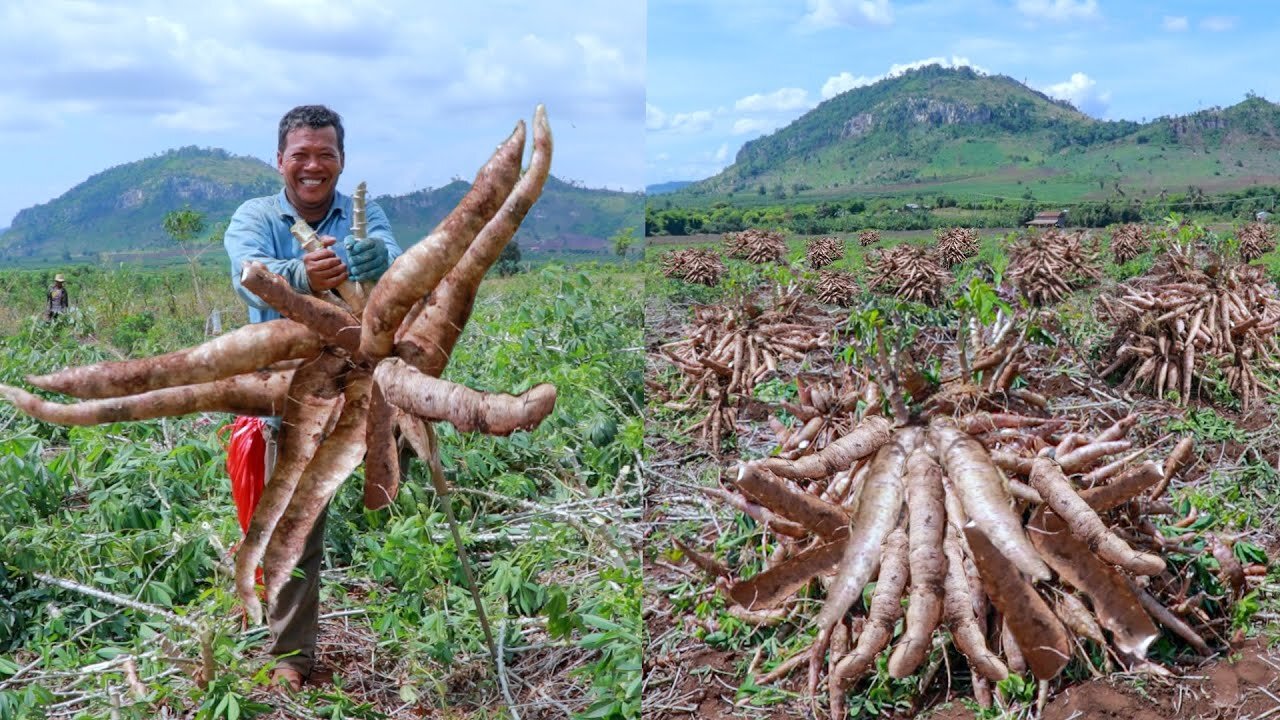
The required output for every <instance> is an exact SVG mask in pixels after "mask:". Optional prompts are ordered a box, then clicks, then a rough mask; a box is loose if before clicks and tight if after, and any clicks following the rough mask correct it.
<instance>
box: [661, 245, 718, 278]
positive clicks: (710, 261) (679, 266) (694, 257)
mask: <svg viewBox="0 0 1280 720" xmlns="http://www.w3.org/2000/svg"><path fill="white" fill-rule="evenodd" d="M661 268H662V274H663V276H664V277H669V278H674V279H676V280H684V281H685V282H688V283H694V284H697V285H706V286H707V287H715V286H716V285H719V284H720V280H721V278H723V277H724V273H725V267H724V259H723V258H721V257H720V254H719V253H717V252H715V251H713V250H699V249H697V248H689V249H686V250H672V251H671V252H668V253H666V254H665V255H663V256H662V265H661Z"/></svg>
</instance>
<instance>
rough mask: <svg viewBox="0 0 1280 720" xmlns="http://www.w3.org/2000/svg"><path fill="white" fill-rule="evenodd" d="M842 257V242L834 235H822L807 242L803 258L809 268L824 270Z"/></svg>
mask: <svg viewBox="0 0 1280 720" xmlns="http://www.w3.org/2000/svg"><path fill="white" fill-rule="evenodd" d="M842 257H844V241H843V240H841V239H840V238H838V237H836V236H834V235H824V236H823V237H819V238H814V239H812V240H810V241H809V245H808V247H807V248H806V249H805V258H806V259H807V260H808V261H809V267H811V268H814V269H817V268H824V267H826V266H828V265H830V264H831V263H833V262H835V261H837V260H839V259H840V258H842Z"/></svg>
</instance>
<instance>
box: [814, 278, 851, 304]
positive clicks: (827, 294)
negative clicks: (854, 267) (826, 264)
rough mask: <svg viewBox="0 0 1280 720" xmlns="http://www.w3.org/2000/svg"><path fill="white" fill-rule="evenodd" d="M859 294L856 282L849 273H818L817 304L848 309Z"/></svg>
mask: <svg viewBox="0 0 1280 720" xmlns="http://www.w3.org/2000/svg"><path fill="white" fill-rule="evenodd" d="M859 292H860V288H859V287H858V283H857V281H856V280H854V279H853V275H850V274H849V273H844V272H831V271H827V270H823V271H822V272H820V273H818V302H824V303H828V304H830V305H840V306H842V307H848V306H849V305H851V304H852V303H853V301H854V299H855V298H857V297H858V293H859Z"/></svg>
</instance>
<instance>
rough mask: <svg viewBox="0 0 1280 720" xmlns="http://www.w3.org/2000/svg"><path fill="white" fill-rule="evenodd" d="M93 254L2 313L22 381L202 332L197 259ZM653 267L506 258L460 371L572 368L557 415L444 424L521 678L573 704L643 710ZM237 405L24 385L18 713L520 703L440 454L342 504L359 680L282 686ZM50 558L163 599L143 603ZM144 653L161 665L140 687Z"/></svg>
mask: <svg viewBox="0 0 1280 720" xmlns="http://www.w3.org/2000/svg"><path fill="white" fill-rule="evenodd" d="M201 271H202V272H207V273H209V274H208V275H202V276H201V279H202V281H206V282H207V285H206V289H207V290H208V293H209V296H210V298H209V299H210V302H211V304H213V305H214V306H218V305H220V304H222V303H224V302H234V298H233V297H232V296H231V292H230V289H229V287H228V285H229V283H227V282H226V277H225V274H222V273H219V274H216V275H215V274H213V273H212V271H209V270H206V269H202V270H201ZM69 275H70V277H69V278H68V284H69V286H70V287H72V288H75V289H77V290H78V292H77V293H76V294H75V295H73V298H74V299H75V300H76V302H77V307H76V310H75V311H74V312H73V313H70V314H69V315H68V316H67V317H65V318H64V319H62V320H61V321H59V322H55V323H44V322H41V321H39V320H38V319H36V318H33V317H31V314H32V313H31V312H28V311H27V310H26V309H19V310H17V311H15V312H12V313H11V314H9V315H6V316H3V317H0V338H3V340H2V342H3V343H4V346H5V347H6V348H8V349H9V351H8V352H6V353H5V354H4V356H3V357H0V382H2V383H6V384H16V385H21V384H22V378H23V376H24V375H26V374H28V373H31V372H41V371H48V370H52V369H55V368H58V367H62V366H64V365H68V364H82V363H86V362H92V361H97V360H102V359H111V358H114V357H117V356H121V355H129V356H145V355H152V354H155V353H159V352H163V351H168V350H173V349H177V348H179V347H183V346H188V345H190V344H192V343H193V342H195V341H198V340H199V339H200V338H201V337H202V335H203V327H202V326H203V319H202V318H200V317H199V316H193V314H192V312H191V308H192V307H193V306H194V303H195V298H194V290H193V288H192V287H191V283H190V282H189V274H188V273H187V270H186V269H185V268H172V269H166V270H161V271H143V270H138V269H132V268H125V269H122V270H120V271H117V272H114V273H113V272H106V271H102V270H98V269H89V268H85V269H82V270H77V271H74V272H73V273H69ZM215 278H216V279H215ZM47 279H48V277H47V273H42V272H29V271H24V272H20V271H7V272H0V298H2V299H3V300H4V301H5V304H9V301H10V300H12V301H13V302H14V303H16V307H17V308H26V306H27V303H29V302H35V303H36V304H37V305H38V303H39V302H40V301H41V298H43V287H44V286H45V285H46V281H47ZM166 288H167V289H166ZM640 288H641V285H640V278H639V276H638V275H637V273H636V272H635V271H634V268H633V267H631V266H617V265H603V266H586V265H584V266H581V267H578V268H564V267H560V266H549V267H544V268H542V269H540V270H537V271H535V272H530V273H524V274H521V275H519V276H517V277H514V278H510V279H494V278H491V279H489V280H488V281H486V282H485V283H484V285H483V286H482V287H481V292H480V297H479V299H478V301H477V304H476V308H475V312H474V315H473V318H472V320H471V322H470V323H469V325H468V327H467V330H466V333H465V334H464V336H463V338H462V339H461V341H460V342H459V344H458V346H457V350H456V352H455V354H454V356H453V361H452V362H451V364H450V368H449V373H448V377H449V378H450V379H452V380H454V381H458V382H464V383H466V384H469V385H471V386H473V387H477V388H501V389H503V390H506V391H511V392H520V391H522V390H525V389H528V388H529V387H531V386H532V385H533V384H535V383H538V382H551V383H554V384H555V385H556V386H557V387H558V389H559V397H558V400H557V404H556V410H555V412H554V413H553V414H552V415H551V417H549V418H548V419H547V421H546V422H544V423H543V425H542V426H541V427H540V428H539V429H538V430H537V431H535V432H531V433H516V434H515V435H513V436H511V437H509V438H494V437H488V436H472V435H461V434H459V433H457V432H455V431H454V430H453V429H452V428H441V430H440V437H441V443H442V445H441V447H442V459H443V462H444V465H445V468H446V473H447V475H448V480H449V481H450V483H451V485H452V486H453V487H454V488H455V489H456V493H455V495H454V497H453V505H454V510H455V512H456V513H457V515H458V517H459V518H460V521H461V523H462V532H463V536H464V538H465V542H467V544H468V548H469V550H470V553H471V557H472V558H473V563H476V564H477V574H478V577H477V582H478V583H479V585H480V587H481V593H482V595H483V597H484V601H485V604H486V610H487V613H488V615H489V617H490V619H491V621H492V622H493V623H494V626H495V630H496V631H497V632H498V633H499V634H500V635H501V637H502V644H503V646H504V647H505V648H506V652H505V656H504V664H505V667H506V673H507V681H508V684H509V686H510V691H511V693H512V694H513V695H514V696H515V697H516V699H517V702H523V703H529V702H543V701H544V697H543V696H542V695H539V694H538V691H537V688H542V689H543V690H544V691H545V692H549V693H550V694H551V697H553V698H554V699H556V701H557V704H558V705H563V706H564V707H567V708H569V709H570V710H571V712H572V715H573V717H581V718H608V719H612V720H621V719H623V718H638V717H639V703H640V682H641V675H640V653H641V650H640V647H641V637H642V635H641V633H642V632H643V628H642V625H641V619H640V592H641V575H640V566H639V559H638V558H637V557H636V556H635V554H634V553H633V552H632V550H631V548H632V547H633V544H634V543H635V542H637V540H638V538H637V537H635V536H634V533H635V531H634V530H633V527H634V522H635V521H636V520H637V518H638V513H639V510H638V506H639V493H640V486H639V482H638V475H637V474H636V468H637V463H638V461H639V457H640V456H639V451H640V448H641V441H642V435H643V423H642V419H641V410H640V409H641V407H642V406H643V398H642V392H643V391H642V381H641V372H642V359H641V357H640V356H639V354H638V353H635V352H627V350H628V349H631V348H635V347H637V346H638V345H639V343H640V330H641V323H642V318H641V311H640V303H639V297H640ZM166 292H170V293H172V295H171V296H169V297H165V296H164V295H163V293H166ZM33 293H35V294H36V295H35V300H34V301H29V300H28V298H30V297H31V296H32V295H33ZM237 319H238V320H239V321H243V314H242V313H241V315H238V316H237ZM234 324H238V322H237V323H233V322H230V321H229V320H228V321H227V325H228V326H230V325H234ZM229 420H230V418H229V417H227V416H218V415H201V416H193V417H188V418H182V419H179V420H172V419H170V420H162V421H155V422H139V423H123V424H114V425H104V426H96V427H85V428H67V427H61V426H52V425H46V424H43V423H40V422H36V421H34V420H31V419H29V418H27V417H26V416H25V415H22V414H20V413H17V412H16V411H15V410H14V409H13V408H12V407H10V406H8V405H4V406H2V407H0V717H3V718H6V719H7V718H39V717H45V716H46V713H47V712H48V709H49V708H50V706H51V705H53V704H55V703H62V704H63V705H62V711H63V712H64V713H75V717H83V718H89V717H94V718H98V717H108V716H113V717H114V716H116V715H115V713H119V715H118V716H119V717H121V718H138V719H142V718H153V717H157V716H158V715H159V708H160V707H161V706H162V705H163V706H166V707H168V709H169V712H171V713H172V712H177V713H178V714H181V715H183V716H194V717H197V718H202V719H203V718H234V717H252V716H253V715H255V714H258V713H260V712H262V711H264V710H266V709H269V708H273V707H274V708H280V709H281V711H282V712H285V713H286V714H287V715H288V716H290V717H325V718H329V717H345V718H387V717H401V716H404V715H403V714H404V713H418V714H423V715H432V714H435V713H438V712H440V711H441V710H442V709H444V708H448V709H449V710H448V714H449V716H450V717H458V718H462V717H469V718H496V717H501V716H502V715H501V714H500V712H499V711H498V710H496V709H497V708H499V707H500V706H501V704H502V702H503V699H502V698H503V695H502V693H501V691H500V689H499V686H498V682H497V679H496V677H495V675H494V673H493V670H492V662H491V661H490V659H489V658H488V657H487V655H486V653H485V652H484V650H483V640H482V635H481V633H480V631H479V626H478V624H477V622H478V621H477V616H476V613H475V608H474V607H473V605H472V601H471V598H470V595H469V593H468V591H467V590H466V587H465V585H464V584H463V580H462V577H463V576H462V572H461V567H460V565H459V562H458V559H457V555H456V553H455V551H454V547H453V541H452V539H451V537H450V535H449V531H448V528H447V526H446V524H445V520H444V513H443V511H442V508H441V507H440V506H439V502H438V499H437V498H436V496H435V495H434V493H433V492H432V490H431V483H430V481H429V479H428V477H427V471H426V468H425V467H423V466H422V465H421V464H420V463H416V462H415V463H413V465H412V466H411V471H410V475H411V476H410V481H409V482H408V483H407V484H406V485H405V486H404V487H403V488H402V489H401V492H400V495H399V497H398V498H397V500H396V501H395V503H394V504H393V505H392V507H391V508H389V510H387V511H381V512H366V511H364V510H363V509H362V507H361V505H362V487H361V486H362V478H361V476H360V473H359V472H357V474H356V475H355V476H354V477H353V478H352V479H351V480H349V481H348V482H347V484H346V485H344V487H343V488H342V490H341V491H340V493H339V495H338V496H337V497H336V498H335V500H334V502H333V505H332V507H331V511H330V516H329V529H328V536H327V539H328V547H327V562H326V564H327V567H328V568H330V569H329V570H328V571H327V572H326V575H325V582H324V590H323V595H322V602H323V612H327V613H340V614H342V616H341V617H340V618H336V619H334V620H331V621H329V622H327V623H325V625H324V627H323V628H322V634H321V661H322V662H325V663H327V664H328V665H329V666H330V667H331V668H332V669H333V670H334V671H335V673H336V677H335V680H334V683H333V684H332V685H331V686H324V687H316V688H311V687H309V688H307V689H305V690H304V692H303V693H302V694H301V695H300V696H298V697H297V698H295V699H294V700H291V701H288V702H287V703H286V702H285V701H283V700H281V699H280V698H278V697H275V696H272V695H270V694H268V693H267V691H266V690H265V688H264V687H263V684H264V683H265V681H266V672H265V670H264V669H263V667H262V653H261V650H262V645H263V642H264V640H265V637H264V633H263V632H261V631H260V630H259V629H250V630H248V631H244V630H242V628H241V626H240V622H241V619H240V615H239V612H238V609H237V605H236V601H235V598H234V595H233V594H232V593H231V592H230V590H231V585H230V583H231V579H230V576H229V575H228V574H227V570H226V564H227V561H228V557H229V556H228V549H229V548H231V547H232V546H233V545H234V544H235V543H236V542H237V541H238V540H239V535H240V530H239V527H238V525H237V522H236V516H235V512H234V509H233V507H232V504H231V497H230V492H229V490H228V481H227V479H226V476H225V471H224V469H223V465H224V463H225V454H224V452H223V450H222V449H221V447H220V441H219V439H218V429H219V427H221V426H222V425H224V424H225V423H227V422H229ZM37 573H46V574H48V575H51V576H54V577H59V578H65V579H69V580H73V581H75V582H78V583H81V584H83V585H87V586H92V587H95V588H98V589H101V590H104V591H107V592H109V593H113V594H115V595H118V596H124V597H127V598H130V599H132V600H136V601H139V602H142V603H147V604H149V605H151V606H155V607H154V609H153V610H150V611H148V610H142V609H124V608H121V607H118V606H116V605H113V604H111V603H108V602H103V601H99V600H94V599H91V598H89V597H87V596H85V595H83V594H81V593H77V592H72V591H69V590H64V589H60V588H57V587H54V586H52V585H51V584H49V583H48V582H44V581H41V580H38V579H37V578H36V574H37ZM156 610H164V611H172V612H173V613H175V614H176V615H178V616H180V617H179V618H177V619H175V618H172V617H171V616H168V615H165V614H164V613H163V612H157V611H156ZM184 623H185V624H184ZM191 623H195V624H196V625H197V626H199V627H201V628H207V629H210V630H212V631H213V633H214V639H213V649H214V653H215V656H216V659H217V661H218V664H219V666H220V668H221V669H222V673H223V674H222V675H220V677H219V678H218V679H217V680H216V681H215V682H213V683H212V684H211V685H210V686H209V688H208V689H207V690H205V691H201V690H199V689H198V688H197V687H196V686H195V685H194V683H193V682H192V681H191V680H190V679H189V677H188V674H187V672H186V670H187V669H188V668H187V667H186V666H185V665H183V664H182V663H181V662H179V661H178V660H173V659H171V658H178V659H179V660H181V659H184V658H185V659H188V660H190V659H193V658H195V657H197V653H198V649H199V637H198V633H196V632H193V631H191V630H190V629H188V627H186V625H190V624H191ZM127 668H136V672H137V676H138V677H139V678H140V680H141V683H142V686H143V687H144V688H145V691H144V692H143V693H141V694H140V695H137V694H134V693H133V692H132V691H131V689H130V684H129V681H128V680H127Z"/></svg>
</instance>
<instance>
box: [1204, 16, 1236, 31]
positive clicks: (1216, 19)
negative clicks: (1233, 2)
mask: <svg viewBox="0 0 1280 720" xmlns="http://www.w3.org/2000/svg"><path fill="white" fill-rule="evenodd" d="M1235 26H1236V19H1235V18H1234V17H1227V16H1224V15H1214V16H1212V17H1207V18H1205V19H1203V20H1201V21H1200V28H1201V29H1202V30H1208V31H1210V32H1225V31H1227V30H1230V29H1231V28H1234V27H1235Z"/></svg>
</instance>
